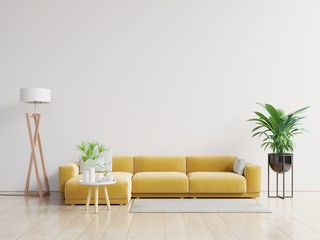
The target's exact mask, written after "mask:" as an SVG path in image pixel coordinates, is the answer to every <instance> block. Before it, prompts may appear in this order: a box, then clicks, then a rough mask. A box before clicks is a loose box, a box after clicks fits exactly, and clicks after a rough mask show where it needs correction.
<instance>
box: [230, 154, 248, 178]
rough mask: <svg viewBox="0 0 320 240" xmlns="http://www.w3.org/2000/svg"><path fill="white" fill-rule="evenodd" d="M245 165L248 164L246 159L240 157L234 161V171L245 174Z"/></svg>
mask: <svg viewBox="0 0 320 240" xmlns="http://www.w3.org/2000/svg"><path fill="white" fill-rule="evenodd" d="M245 166H246V160H244V159H239V158H238V159H236V160H235V161H234V164H233V171H234V172H235V173H237V174H239V175H243V172H244V168H245Z"/></svg>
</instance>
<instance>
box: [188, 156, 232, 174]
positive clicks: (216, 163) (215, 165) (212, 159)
mask: <svg viewBox="0 0 320 240" xmlns="http://www.w3.org/2000/svg"><path fill="white" fill-rule="evenodd" d="M236 159H237V157H236V156H229V155H220V156H219V155H216V156H214V155H213V156H189V157H187V173H190V172H232V171H233V164H234V161H235V160H236Z"/></svg>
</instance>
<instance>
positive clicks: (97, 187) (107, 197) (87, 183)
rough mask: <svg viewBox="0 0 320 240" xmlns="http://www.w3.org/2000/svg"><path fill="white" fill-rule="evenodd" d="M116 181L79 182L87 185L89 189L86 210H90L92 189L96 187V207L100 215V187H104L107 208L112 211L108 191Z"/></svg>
mask: <svg viewBox="0 0 320 240" xmlns="http://www.w3.org/2000/svg"><path fill="white" fill-rule="evenodd" d="M115 183H116V181H112V182H106V181H104V182H83V181H82V180H80V181H79V184H81V185H87V186H88V187H89V188H88V195H87V202H86V210H88V209H89V204H90V199H91V192H92V188H93V187H94V189H95V194H94V205H95V212H96V213H98V200H99V186H103V189H104V195H105V198H106V202H107V206H108V209H109V210H110V209H111V207H110V201H109V195H108V190H107V185H111V184H115Z"/></svg>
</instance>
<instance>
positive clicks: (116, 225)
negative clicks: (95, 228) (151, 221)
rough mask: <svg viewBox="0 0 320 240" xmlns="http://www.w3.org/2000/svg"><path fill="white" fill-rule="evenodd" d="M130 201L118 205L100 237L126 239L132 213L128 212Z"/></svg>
mask: <svg viewBox="0 0 320 240" xmlns="http://www.w3.org/2000/svg"><path fill="white" fill-rule="evenodd" d="M130 205H131V203H129V204H127V205H121V206H119V210H118V212H117V214H116V215H115V216H114V218H113V219H112V221H111V223H110V225H109V227H108V229H106V231H105V233H104V235H103V236H102V238H101V239H106V240H109V239H127V236H128V233H129V230H130V227H131V223H132V219H133V216H134V214H133V213H129V209H130Z"/></svg>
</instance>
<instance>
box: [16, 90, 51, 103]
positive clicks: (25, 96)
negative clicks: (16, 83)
mask: <svg viewBox="0 0 320 240" xmlns="http://www.w3.org/2000/svg"><path fill="white" fill-rule="evenodd" d="M20 102H23V103H50V102H51V90H50V89H46V88H21V89H20Z"/></svg>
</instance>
